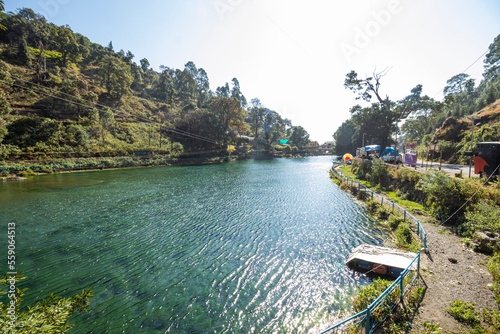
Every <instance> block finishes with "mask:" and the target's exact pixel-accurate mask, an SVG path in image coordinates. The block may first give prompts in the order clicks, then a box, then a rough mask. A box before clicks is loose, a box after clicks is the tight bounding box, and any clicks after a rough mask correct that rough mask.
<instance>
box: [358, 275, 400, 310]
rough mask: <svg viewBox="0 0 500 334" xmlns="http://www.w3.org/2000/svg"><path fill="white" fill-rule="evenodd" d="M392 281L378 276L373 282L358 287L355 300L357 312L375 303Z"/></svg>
mask: <svg viewBox="0 0 500 334" xmlns="http://www.w3.org/2000/svg"><path fill="white" fill-rule="evenodd" d="M391 284H392V281H389V280H385V279H381V278H377V279H376V280H375V281H374V282H373V283H372V284H370V285H367V286H365V287H360V288H358V294H357V295H356V297H355V298H354V300H353V307H354V310H355V311H356V312H361V311H363V310H365V309H366V308H367V307H368V306H369V305H370V304H371V303H373V302H374V301H375V300H376V299H377V298H378V297H379V296H380V295H381V294H382V292H384V291H385V290H386V289H387V288H388V287H389V286H390V285H391Z"/></svg>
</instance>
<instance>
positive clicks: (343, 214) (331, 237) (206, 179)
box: [0, 157, 386, 333]
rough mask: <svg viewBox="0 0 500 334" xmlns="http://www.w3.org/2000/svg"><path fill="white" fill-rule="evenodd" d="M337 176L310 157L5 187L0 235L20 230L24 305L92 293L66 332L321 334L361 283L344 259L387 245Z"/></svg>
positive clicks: (51, 178) (1, 187)
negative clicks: (365, 247)
mask: <svg viewBox="0 0 500 334" xmlns="http://www.w3.org/2000/svg"><path fill="white" fill-rule="evenodd" d="M330 166H331V158H330V157H315V158H305V159H275V160H268V161H241V162H232V163H226V164H222V165H216V166H194V167H157V168H146V169H126V170H115V171H102V172H89V173H74V174H64V175H62V174H59V175H48V176H41V177H35V178H31V179H29V180H26V181H22V182H3V183H0V203H1V208H0V217H1V220H2V226H4V228H2V230H4V231H5V236H7V233H6V231H7V222H15V223H16V225H17V235H16V238H17V239H16V240H17V247H16V250H17V252H18V253H17V270H22V271H23V273H24V274H25V275H26V276H27V277H28V278H27V279H26V280H25V281H24V283H23V286H25V287H28V288H29V290H28V291H27V294H26V302H27V303H32V302H34V301H38V300H40V299H43V298H46V297H48V296H49V295H50V293H52V292H54V293H58V294H60V295H63V296H70V295H74V294H76V293H79V292H81V290H82V289H85V288H92V289H93V290H94V297H92V298H91V307H90V311H89V313H86V314H82V315H78V316H76V317H74V318H72V320H71V322H72V323H73V324H75V325H76V327H75V328H74V329H72V330H71V332H72V333H106V332H107V333H275V332H283V333H305V332H314V331H317V330H319V329H322V328H323V329H324V328H326V327H328V325H329V324H331V322H332V321H334V320H335V316H336V315H338V311H339V309H340V308H341V307H342V305H345V303H346V302H347V300H348V299H349V294H350V292H351V291H352V290H353V289H354V288H355V287H356V286H359V285H360V284H365V283H366V280H365V279H364V278H363V277H359V276H357V275H356V274H354V273H353V272H351V271H350V270H348V269H347V268H346V267H345V265H344V261H345V259H346V258H347V256H348V254H349V251H350V250H351V249H352V248H353V247H355V246H357V245H359V244H361V243H365V242H367V243H372V244H379V243H381V238H383V237H385V235H386V232H384V231H383V230H380V229H379V228H378V227H376V226H375V222H374V221H373V220H372V219H371V218H369V216H368V215H367V214H365V211H364V209H363V208H362V207H360V206H359V205H358V204H356V203H355V202H353V201H352V200H351V199H350V197H349V196H348V195H346V194H345V193H343V192H342V191H340V190H339V188H338V187H337V186H336V185H335V184H334V183H333V182H332V181H331V180H330V179H329V178H328V174H327V170H328V169H329V168H330ZM6 241H7V239H6V238H0V250H1V249H5V250H6V249H7V246H6ZM5 253H6V252H5ZM6 255H7V254H5V256H6ZM0 263H1V266H0V269H1V270H2V271H3V272H5V271H7V269H6V264H4V263H6V261H0Z"/></svg>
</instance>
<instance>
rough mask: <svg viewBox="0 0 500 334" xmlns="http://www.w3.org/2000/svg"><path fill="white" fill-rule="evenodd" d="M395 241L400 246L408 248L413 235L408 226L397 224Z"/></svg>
mask: <svg viewBox="0 0 500 334" xmlns="http://www.w3.org/2000/svg"><path fill="white" fill-rule="evenodd" d="M396 240H397V242H398V243H399V244H400V245H401V246H410V245H411V244H412V243H413V234H412V232H411V229H410V225H408V224H399V227H398V229H397V230H396Z"/></svg>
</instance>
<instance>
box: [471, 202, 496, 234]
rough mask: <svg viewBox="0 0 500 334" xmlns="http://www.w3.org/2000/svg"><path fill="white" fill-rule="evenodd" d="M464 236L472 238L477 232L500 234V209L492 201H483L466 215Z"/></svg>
mask: <svg viewBox="0 0 500 334" xmlns="http://www.w3.org/2000/svg"><path fill="white" fill-rule="evenodd" d="M465 218H466V222H465V223H464V227H465V228H464V229H463V231H462V234H463V235H464V236H468V237H471V236H472V235H474V233H475V232H477V231H484V230H489V231H491V232H496V233H499V232H500V207H499V206H498V205H495V204H494V203H493V202H492V201H481V202H479V203H477V204H475V205H474V206H472V207H471V208H470V209H469V211H467V212H466V213H465Z"/></svg>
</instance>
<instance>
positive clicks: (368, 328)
mask: <svg viewBox="0 0 500 334" xmlns="http://www.w3.org/2000/svg"><path fill="white" fill-rule="evenodd" d="M370 312H371V310H370V306H368V308H367V309H366V324H365V334H369V333H370V330H371V327H372V326H371V324H370V322H371V319H370Z"/></svg>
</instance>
